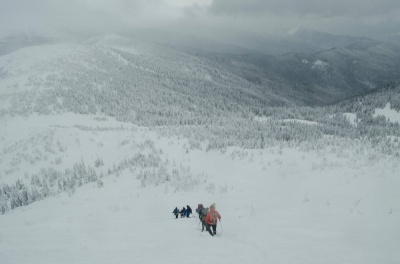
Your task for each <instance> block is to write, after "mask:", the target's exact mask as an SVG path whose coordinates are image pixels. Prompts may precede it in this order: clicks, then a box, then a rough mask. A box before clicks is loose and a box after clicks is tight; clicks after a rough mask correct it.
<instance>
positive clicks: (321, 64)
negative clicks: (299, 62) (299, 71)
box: [311, 60, 329, 71]
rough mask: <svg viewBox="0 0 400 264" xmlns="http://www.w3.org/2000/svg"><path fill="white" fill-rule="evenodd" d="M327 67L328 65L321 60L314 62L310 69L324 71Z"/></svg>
mask: <svg viewBox="0 0 400 264" xmlns="http://www.w3.org/2000/svg"><path fill="white" fill-rule="evenodd" d="M328 65H329V64H328V63H327V62H324V61H322V60H316V61H314V62H313V64H312V66H311V68H312V69H316V70H320V71H322V70H325V69H326V68H327V67H328Z"/></svg>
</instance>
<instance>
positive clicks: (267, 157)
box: [0, 35, 400, 263]
mask: <svg viewBox="0 0 400 264" xmlns="http://www.w3.org/2000/svg"><path fill="white" fill-rule="evenodd" d="M210 56H211V55H210V53H207V55H204V53H201V52H198V53H196V52H195V51H194V50H188V49H181V48H179V47H171V46H167V45H162V44H159V43H154V42H151V41H144V40H142V39H135V38H132V37H127V36H120V35H105V36H99V37H94V38H88V39H86V40H84V41H80V42H78V43H47V44H39V45H36V46H28V47H24V48H21V49H19V50H16V51H13V52H10V53H8V54H5V55H2V56H0V124H1V130H0V146H1V149H0V168H1V170H0V213H1V214H0V226H1V228H0V263H27V262H30V263H87V262H86V261H87V260H88V259H89V260H90V261H88V262H89V263H131V262H132V261H134V262H138V263H187V262H195V263H200V262H201V263H203V262H204V261H213V260H218V261H219V262H221V261H222V262H228V261H229V262H231V263H239V262H240V263H242V262H246V263H397V262H398V261H400V258H399V255H398V254H397V247H398V246H399V245H400V244H399V243H400V238H399V236H398V234H399V232H400V229H399V225H398V223H399V220H400V196H399V193H400V192H399V191H400V178H399V175H400V146H399V137H400V125H399V122H400V113H399V112H400V82H399V80H398V79H388V80H386V81H385V82H382V83H381V84H380V86H378V87H375V88H374V89H371V90H368V91H364V92H362V93H361V92H360V93H359V94H358V95H357V96H352V97H351V98H347V99H346V100H340V102H338V103H332V104H326V105H318V106H316V105H310V104H308V105H307V102H306V101H304V100H303V98H297V97H296V96H293V95H289V94H287V96H286V94H285V93H288V92H290V90H285V89H283V88H282V90H281V91H280V92H276V89H277V88H276V86H274V85H273V84H272V82H270V83H269V84H268V85H265V83H262V82H259V83H258V82H257V81H254V79H252V78H248V76H247V77H246V76H244V75H243V72H247V71H248V70H249V68H246V69H245V70H244V71H243V72H241V73H239V72H237V69H238V68H240V67H239V66H238V65H247V66H246V67H250V66H249V62H248V58H247V57H246V58H245V59H243V61H242V62H238V59H240V58H239V57H238V56H236V55H235V56H232V58H235V59H234V60H233V59H232V61H230V62H229V63H231V64H232V65H231V66H229V65H227V64H228V62H227V60H225V59H224V60H223V61H222V62H221V61H219V60H218V59H215V58H218V56H223V57H224V58H226V57H229V56H228V55H226V54H220V55H218V56H215V57H214V58H210ZM313 56H314V57H317V56H318V55H313ZM321 56H322V55H321ZM324 56H325V55H324ZM296 59H298V60H299V62H298V63H302V64H307V63H306V62H305V59H304V58H303V57H301V56H300V55H299V56H298V57H296ZM316 59H317V58H316ZM322 59H323V60H325V61H326V60H327V59H326V57H323V58H322V57H321V62H320V63H317V64H315V65H314V66H310V67H311V68H310V69H308V70H309V71H316V72H317V74H322V73H320V72H321V71H323V69H321V67H328V66H327V65H328V64H324V63H323V61H322ZM241 63H242V64H241ZM280 63H281V62H280ZM251 67H255V66H254V65H252V66H251ZM251 67H250V68H251ZM258 70H260V69H258ZM318 72H319V73H318ZM325 73H327V74H330V73H329V71H327V72H325ZM336 73H337V72H336ZM336 73H335V74H336ZM335 76H337V75H333V77H332V76H331V77H332V78H336V77H335ZM360 76H361V75H360ZM380 76H383V74H382V75H380ZM360 78H361V77H360ZM281 85H282V87H286V86H288V82H287V81H282V83H281ZM326 85H331V83H326ZM329 89H332V87H330V88H329ZM360 89H361V88H360ZM353 92H354V91H353ZM338 94H339V93H338ZM315 96H316V97H318V95H315ZM337 96H338V95H335V98H336V97H337ZM324 100H325V99H324ZM324 100H321V101H324ZM213 202H216V203H217V206H218V207H217V209H218V210H219V212H220V213H221V215H222V219H223V220H222V222H221V223H220V225H219V226H218V234H217V239H220V240H219V241H217V242H215V240H211V238H212V237H211V236H209V235H208V233H206V232H204V233H202V232H201V231H200V230H199V228H198V227H199V225H198V223H199V222H198V221H197V218H194V219H189V218H188V219H180V218H179V219H173V218H172V217H171V216H172V215H171V212H172V210H173V209H174V208H175V207H176V206H177V207H178V208H181V207H183V206H186V205H188V204H189V205H190V206H192V208H193V209H194V208H196V207H197V204H198V203H204V204H205V205H207V206H209V204H211V203H213ZM222 224H223V227H222ZM193 240H195V242H193ZM99 241H101V243H100V242H99ZM220 242H221V243H220ZM71 245H72V246H71ZM202 246H203V248H201V247H202ZM151 247H154V248H156V252H154V251H151V250H149V248H151ZM199 248H200V249H199ZM198 250H200V251H207V252H211V254H210V255H208V254H205V255H204V256H202V261H199V260H198V258H195V257H194V256H188V257H187V259H185V258H183V259H177V257H176V256H177V255H180V254H181V252H182V251H184V252H185V251H189V252H191V255H194V253H196V252H197V251H198ZM217 252H219V254H217ZM215 255H218V256H215ZM224 257H225V259H224Z"/></svg>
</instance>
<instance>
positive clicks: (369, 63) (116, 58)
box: [0, 29, 400, 108]
mask: <svg viewBox="0 0 400 264" xmlns="http://www.w3.org/2000/svg"><path fill="white" fill-rule="evenodd" d="M71 36H73V38H71ZM66 39H69V40H71V39H73V41H69V42H68V41H67V42H66V41H65V40H66ZM246 43H253V44H252V45H248V46H243V44H242V43H241V42H240V41H237V42H235V43H230V44H225V43H221V42H216V41H211V40H208V39H202V38H196V37H191V36H188V35H184V34H176V33H168V32H164V33H161V32H159V31H132V32H123V33H120V34H117V35H112V37H110V35H109V36H98V37H95V38H93V37H90V38H89V37H88V36H84V35H80V36H76V35H73V34H70V33H68V34H63V33H61V34H57V35H52V36H46V37H43V36H37V35H34V34H32V35H29V34H21V35H15V36H13V37H9V38H4V39H0V55H1V56H0V76H1V78H0V89H2V90H3V91H4V89H6V88H7V87H8V88H7V89H8V90H9V87H11V83H13V85H16V84H17V85H18V87H22V86H24V85H26V83H25V84H24V83H17V82H16V81H15V79H16V76H15V75H12V80H13V81H11V79H10V78H11V75H10V74H8V72H9V71H10V65H8V64H6V63H5V61H9V62H10V61H11V62H12V61H13V56H14V55H13V53H15V54H16V55H15V56H17V57H18V60H20V61H19V62H18V63H19V65H24V64H25V63H26V62H24V60H30V61H29V64H31V63H32V64H33V65H32V71H30V72H29V71H28V72H26V73H24V74H25V77H26V78H27V79H32V78H37V76H41V75H42V76H45V75H49V73H51V72H52V71H57V72H59V73H58V74H57V77H54V78H56V79H57V80H58V81H60V80H63V79H64V80H65V79H67V80H68V79H76V78H79V76H82V78H83V77H84V78H85V79H87V80H90V79H93V80H95V79H97V80H98V79H102V78H104V76H102V77H97V76H99V74H101V72H103V73H104V74H111V72H113V71H109V69H107V68H105V67H106V66H105V65H108V64H110V65H111V66H112V67H116V68H120V69H121V70H123V71H117V72H116V73H115V74H118V77H114V78H119V79H121V80H125V81H126V82H127V83H129V85H131V86H140V85H142V86H147V87H149V88H148V89H155V90H157V91H165V92H166V93H168V92H170V91H174V93H176V92H178V95H177V94H175V96H193V98H192V99H191V100H200V101H204V100H211V99H210V98H207V97H208V96H213V98H212V100H211V101H213V100H216V102H217V101H218V102H224V106H223V107H222V108H226V107H227V106H228V105H231V104H234V105H239V106H240V107H264V106H276V105H290V106H293V105H328V104H332V103H334V102H338V101H341V100H345V99H347V98H351V97H354V96H357V95H362V94H364V93H368V92H370V91H374V90H375V89H377V88H379V87H381V86H382V84H383V83H385V82H390V81H396V80H398V79H400V77H399V69H400V37H399V35H396V34H394V35H387V36H380V37H377V38H374V39H372V38H364V37H350V36H336V35H332V34H328V33H324V32H317V31H311V30H306V29H297V30H292V31H291V32H289V33H288V34H287V35H285V36H280V37H279V38H275V39H272V37H270V38H268V37H267V38H258V37H255V36H249V37H248V38H247V42H246ZM29 47H36V48H33V49H32V48H29ZM41 47H43V48H41ZM48 47H51V49H50V51H49V52H55V50H57V51H56V53H57V54H58V55H57V56H55V57H54V56H53V55H52V56H53V57H54V58H53V59H54V60H50V59H49V60H46V57H47V56H46V49H47V48H48ZM63 49H66V50H69V52H67V53H68V55H67V53H65V52H64V53H65V54H64V55H60V54H63ZM74 49H76V52H79V54H80V55H79V54H78V53H77V54H74V51H73V50H74ZM19 50H21V52H22V53H24V54H25V55H24V56H18V52H19ZM71 50H72V51H71ZM134 50H136V51H137V52H138V54H140V55H138V54H136V53H135V52H134ZM39 51H40V52H39ZM38 52H39V53H38ZM70 52H72V53H70ZM30 53H37V54H43V58H41V57H40V55H36V56H33V58H30V57H31V56H30ZM59 56H61V57H59ZM68 56H69V57H68ZM71 56H73V58H74V59H73V60H74V61H73V63H72V62H71ZM36 60H37V61H40V65H39V64H38V65H37V66H35V61H36ZM46 63H47V64H48V65H47V66H48V67H47V66H46ZM91 64H92V65H91ZM71 65H73V68H71V67H72V66H71ZM85 65H91V66H90V67H89V68H88V66H85ZM107 67H108V66H107ZM11 68H12V67H11ZM46 69H48V71H47V70H46ZM145 69H148V70H147V71H146V70H145ZM16 71H17V72H18V69H16ZM38 71H39V72H40V71H42V72H40V73H38ZM46 71H47V72H46ZM19 72H21V71H19ZM60 72H62V74H64V75H60ZM83 72H85V74H84V75H82V73H83ZM33 75H35V76H33ZM25 77H24V78H25ZM47 78H48V77H47ZM57 80H52V81H55V82H56V83H57V82H58V81H57ZM87 80H84V81H87ZM33 83H35V85H36V86H37V88H41V87H40V86H41V85H44V86H46V87H47V86H48V79H41V81H37V82H33ZM31 84H32V83H28V86H29V85H31ZM110 85H115V83H112V82H110ZM55 86H57V85H55ZM73 88H76V87H73ZM3 93H4V92H3ZM161 94H162V93H161ZM185 100H186V99H185Z"/></svg>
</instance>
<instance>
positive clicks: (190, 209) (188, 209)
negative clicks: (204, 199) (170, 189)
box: [186, 205, 193, 217]
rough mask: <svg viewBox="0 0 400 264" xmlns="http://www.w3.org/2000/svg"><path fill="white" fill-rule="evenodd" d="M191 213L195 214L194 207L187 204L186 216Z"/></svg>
mask: <svg viewBox="0 0 400 264" xmlns="http://www.w3.org/2000/svg"><path fill="white" fill-rule="evenodd" d="M190 214H193V211H192V208H190V206H189V205H187V206H186V217H189V215H190Z"/></svg>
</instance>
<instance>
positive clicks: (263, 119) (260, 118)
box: [253, 116, 318, 125]
mask: <svg viewBox="0 0 400 264" xmlns="http://www.w3.org/2000/svg"><path fill="white" fill-rule="evenodd" d="M253 120H254V121H257V122H261V123H262V122H269V121H271V118H270V117H268V116H254V118H253ZM276 122H284V123H293V122H295V123H300V124H305V125H318V122H315V121H309V120H303V119H282V120H276Z"/></svg>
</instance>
